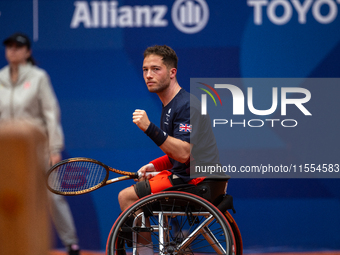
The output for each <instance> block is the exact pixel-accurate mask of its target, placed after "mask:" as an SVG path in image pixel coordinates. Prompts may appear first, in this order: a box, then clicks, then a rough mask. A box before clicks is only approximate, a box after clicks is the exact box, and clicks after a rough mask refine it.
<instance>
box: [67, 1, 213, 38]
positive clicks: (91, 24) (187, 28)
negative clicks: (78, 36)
mask: <svg viewBox="0 0 340 255" xmlns="http://www.w3.org/2000/svg"><path fill="white" fill-rule="evenodd" d="M74 6H75V8H74V12H73V16H72V21H71V24H70V27H71V28H73V29H77V28H79V27H84V28H92V29H93V28H141V27H167V26H168V24H169V21H168V20H167V19H166V14H167V13H168V6H166V5H135V6H130V5H123V6H119V5H118V1H91V2H88V1H75V2H74ZM171 19H172V22H173V24H174V26H175V27H176V28H177V29H178V30H179V31H181V32H183V33H186V34H194V33H197V32H199V31H201V30H202V29H204V27H205V26H206V25H207V23H208V20H209V7H208V5H207V3H206V2H205V0H176V1H175V2H174V4H173V5H172V9H171Z"/></svg>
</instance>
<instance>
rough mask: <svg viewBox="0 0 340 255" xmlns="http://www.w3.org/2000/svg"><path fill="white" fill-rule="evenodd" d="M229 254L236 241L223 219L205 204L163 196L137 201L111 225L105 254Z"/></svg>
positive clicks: (190, 197)
mask: <svg viewBox="0 0 340 255" xmlns="http://www.w3.org/2000/svg"><path fill="white" fill-rule="evenodd" d="M141 249H152V250H153V252H154V253H158V254H203V253H204V254H209V253H210V254H228V255H229V254H232V255H234V253H235V237H234V234H233V231H232V227H231V226H230V224H229V222H228V220H227V219H226V217H225V216H224V215H223V214H222V213H221V212H220V211H219V210H218V209H217V208H216V207H215V206H213V205H212V204H211V203H209V202H208V201H207V200H205V199H203V198H201V197H198V196H195V195H191V194H188V193H185V192H178V191H177V192H176V191H174V192H162V193H157V194H153V195H149V196H147V197H145V198H143V199H140V200H138V201H137V202H135V203H134V204H133V205H131V206H130V207H129V208H127V209H126V210H125V211H124V212H123V213H122V214H121V215H120V217H119V218H118V219H117V221H116V222H115V224H114V225H113V227H112V229H111V232H110V235H109V237H108V242H107V254H108V255H114V254H138V251H140V250H141Z"/></svg>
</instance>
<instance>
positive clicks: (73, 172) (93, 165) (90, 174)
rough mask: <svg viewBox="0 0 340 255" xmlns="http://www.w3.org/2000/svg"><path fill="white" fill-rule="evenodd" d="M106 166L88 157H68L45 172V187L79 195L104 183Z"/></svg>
mask: <svg viewBox="0 0 340 255" xmlns="http://www.w3.org/2000/svg"><path fill="white" fill-rule="evenodd" d="M108 178H109V169H108V166H106V165H104V164H103V163H101V162H99V161H97V160H94V159H90V158H81V157H79V158H69V159H65V160H63V161H60V162H59V163H57V164H55V165H54V166H52V167H51V169H50V170H49V171H48V173H47V180H46V181H47V188H48V189H49V190H50V191H51V192H53V193H55V194H59V195H64V196H73V195H81V194H85V193H88V192H91V191H93V190H96V189H98V188H100V187H102V186H104V185H105V184H106V181H107V179H108Z"/></svg>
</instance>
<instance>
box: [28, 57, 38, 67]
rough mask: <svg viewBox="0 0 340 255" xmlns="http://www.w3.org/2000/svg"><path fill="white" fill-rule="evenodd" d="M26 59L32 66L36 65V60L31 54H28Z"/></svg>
mask: <svg viewBox="0 0 340 255" xmlns="http://www.w3.org/2000/svg"><path fill="white" fill-rule="evenodd" d="M26 61H27V62H28V63H31V64H32V65H33V66H35V65H37V62H36V61H35V59H34V58H33V57H32V55H31V56H29V57H28V58H27V59H26Z"/></svg>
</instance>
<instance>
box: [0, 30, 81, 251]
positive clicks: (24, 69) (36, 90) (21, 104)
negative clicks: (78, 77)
mask: <svg viewBox="0 0 340 255" xmlns="http://www.w3.org/2000/svg"><path fill="white" fill-rule="evenodd" d="M3 44H4V46H5V56H6V60H7V62H8V65H6V66H5V67H3V68H2V69H1V70H0V121H7V120H13V119H23V120H28V121H31V122H33V123H34V124H36V125H38V126H39V127H40V128H42V129H43V130H44V132H46V134H47V136H48V142H49V155H48V156H49V162H46V168H47V169H48V168H49V166H51V165H54V164H56V163H58V162H59V161H61V160H62V156H61V151H62V150H63V147H64V135H63V130H62V127H61V122H60V109H59V103H58V101H57V98H56V96H55V93H54V90H53V87H52V85H51V83H50V79H49V76H48V74H47V73H46V72H45V71H44V70H43V69H40V68H38V67H37V66H36V65H35V61H34V59H33V57H32V50H31V42H30V40H29V38H28V37H27V36H26V35H25V34H22V33H15V34H13V35H11V36H10V37H8V38H7V39H5V40H4V42H3ZM48 193H49V200H50V210H51V216H52V220H53V222H54V225H55V228H56V230H57V232H58V235H59V237H60V239H61V241H62V243H63V244H64V245H65V247H66V249H67V251H68V254H69V255H78V254H79V246H78V237H77V233H76V228H75V224H74V220H73V217H72V213H71V210H70V207H69V205H68V203H67V201H66V199H65V198H64V197H63V196H60V195H56V194H53V193H51V192H48Z"/></svg>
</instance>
